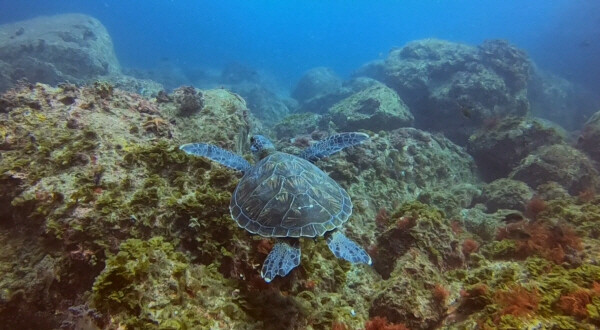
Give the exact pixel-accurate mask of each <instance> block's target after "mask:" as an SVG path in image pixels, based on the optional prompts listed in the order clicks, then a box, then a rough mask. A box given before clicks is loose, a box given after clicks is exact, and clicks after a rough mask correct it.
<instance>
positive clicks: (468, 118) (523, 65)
mask: <svg viewBox="0 0 600 330" xmlns="http://www.w3.org/2000/svg"><path fill="white" fill-rule="evenodd" d="M355 75H356V76H369V77H372V78H374V79H377V80H380V81H382V82H384V83H385V84H387V85H388V86H390V87H391V88H392V89H394V90H395V91H396V92H397V93H398V95H400V97H401V98H402V99H403V100H404V102H406V104H407V105H408V107H409V108H410V110H411V111H412V112H413V114H414V115H415V121H416V127H418V128H422V129H425V130H433V131H439V132H443V133H444V134H445V135H446V136H448V137H449V138H450V139H451V140H453V141H454V142H457V143H459V144H464V142H466V140H467V138H468V137H469V135H471V134H472V133H473V132H474V130H475V129H477V128H478V127H480V126H482V125H483V123H485V122H486V121H487V120H490V119H492V118H497V117H504V116H508V115H524V114H526V113H527V112H528V111H529V102H528V99H527V82H528V80H529V75H530V62H529V59H528V58H527V56H526V54H525V53H524V52H523V51H521V50H519V49H517V48H516V47H514V46H513V45H511V44H509V43H507V42H506V41H502V40H490V41H486V42H484V43H483V44H482V45H480V46H479V47H472V46H468V45H463V44H459V43H453V42H448V41H443V40H437V39H427V40H419V41H414V42H410V43H408V44H407V45H405V46H404V47H402V48H397V49H394V50H392V51H391V52H390V53H389V55H388V57H387V58H386V59H385V61H379V62H373V63H370V64H367V65H365V66H364V67H363V68H361V69H359V70H357V72H356V74H355Z"/></svg>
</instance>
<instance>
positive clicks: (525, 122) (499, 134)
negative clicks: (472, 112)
mask: <svg viewBox="0 0 600 330" xmlns="http://www.w3.org/2000/svg"><path fill="white" fill-rule="evenodd" d="M565 136H566V133H564V131H563V130H562V129H561V128H560V127H558V126H557V125H554V124H552V123H550V122H548V121H546V120H543V119H539V118H522V117H508V118H503V119H500V118H499V119H496V120H490V121H489V122H488V123H487V124H486V125H485V126H484V127H482V128H480V129H479V130H477V131H476V132H475V133H474V134H473V135H471V137H470V138H469V141H468V145H467V150H468V152H469V153H470V154H471V155H472V156H473V158H475V161H476V162H477V165H478V167H479V170H480V171H481V174H482V175H483V177H484V179H486V180H487V181H492V180H495V179H498V178H503V177H506V176H507V175H508V173H509V172H510V171H511V170H512V169H513V168H514V167H515V166H517V165H518V164H519V162H520V161H521V159H523V158H525V157H526V156H527V155H529V154H530V153H531V152H533V151H534V150H536V149H537V148H539V147H541V146H545V145H551V144H555V143H560V142H562V141H564V140H565Z"/></svg>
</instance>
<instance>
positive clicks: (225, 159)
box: [179, 143, 252, 172]
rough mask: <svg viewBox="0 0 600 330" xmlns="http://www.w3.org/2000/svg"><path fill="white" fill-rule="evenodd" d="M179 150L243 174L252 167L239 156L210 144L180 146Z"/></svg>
mask: <svg viewBox="0 0 600 330" xmlns="http://www.w3.org/2000/svg"><path fill="white" fill-rule="evenodd" d="M179 149H181V150H183V151H185V153H187V154H190V155H194V156H201V157H206V158H208V159H210V160H214V161H215V162H218V163H219V164H221V165H224V166H227V167H229V168H232V169H234V170H238V171H242V172H245V171H246V170H248V169H249V168H250V167H251V166H252V165H250V163H248V161H247V160H245V159H244V158H242V157H241V156H238V155H236V154H234V153H233V152H231V151H227V150H225V149H221V148H219V147H217V146H215V145H212V144H206V143H188V144H184V145H182V146H181V147H179Z"/></svg>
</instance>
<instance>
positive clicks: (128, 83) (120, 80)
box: [106, 75, 165, 99]
mask: <svg viewBox="0 0 600 330" xmlns="http://www.w3.org/2000/svg"><path fill="white" fill-rule="evenodd" d="M106 80H107V81H109V82H110V83H111V84H112V85H113V86H114V87H115V88H118V89H120V90H123V91H127V92H130V93H136V94H140V95H141V96H143V97H145V98H148V99H149V98H152V97H157V96H158V94H159V93H160V92H162V91H164V90H165V88H164V86H163V85H161V84H159V83H157V82H156V81H154V80H149V79H140V78H135V77H132V76H127V75H112V76H108V77H106Z"/></svg>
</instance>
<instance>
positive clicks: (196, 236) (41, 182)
mask: <svg viewBox="0 0 600 330" xmlns="http://www.w3.org/2000/svg"><path fill="white" fill-rule="evenodd" d="M204 94H205V97H206V100H205V109H204V110H203V111H202V112H201V114H197V115H193V116H190V117H185V119H181V118H180V119H173V118H178V117H177V114H178V109H177V105H176V104H175V103H174V102H171V101H169V102H167V103H160V104H157V103H155V102H154V101H149V100H147V99H144V98H142V97H141V96H139V95H137V94H131V93H126V92H123V91H121V90H119V89H115V88H113V86H112V85H110V84H108V83H106V82H98V83H95V84H93V85H90V86H85V87H81V88H80V87H76V86H74V85H70V84H63V85H61V87H59V88H52V87H50V86H48V85H43V84H37V85H27V84H24V85H19V88H18V89H15V90H10V91H8V92H6V93H5V94H3V95H2V97H1V98H0V102H1V103H2V104H3V109H4V112H3V113H0V127H1V129H0V135H1V136H0V138H1V139H2V140H3V141H4V142H3V144H2V157H1V158H0V203H1V205H0V210H2V215H3V217H2V226H0V235H1V236H2V237H5V236H6V237H14V238H15V239H17V241H16V242H14V244H13V243H11V244H13V245H14V246H15V247H20V248H19V251H22V252H23V253H24V254H15V253H11V254H10V255H5V256H4V260H6V262H7V264H11V265H12V263H13V262H17V261H16V260H17V259H14V258H23V259H27V260H28V261H27V262H24V261H18V262H19V263H21V264H23V265H24V267H25V268H24V269H28V268H29V267H33V266H32V265H30V261H31V263H33V265H35V264H37V262H38V261H39V260H42V259H43V258H45V257H46V256H48V255H49V256H51V257H52V259H53V260H54V261H53V262H52V264H54V265H55V266H54V268H48V270H47V271H45V270H44V271H42V270H40V272H39V274H42V275H43V274H47V275H48V276H47V277H46V278H47V280H44V283H48V285H47V286H39V288H41V289H39V290H38V289H36V288H38V286H36V287H34V286H32V285H31V284H32V283H33V282H34V281H33V278H30V279H29V280H28V281H26V282H17V281H13V280H11V279H12V278H13V277H14V276H19V275H18V274H19V272H21V270H20V269H19V268H14V267H12V266H11V268H10V269H8V268H7V269H6V271H5V272H4V276H3V278H4V279H6V280H10V282H11V283H12V284H11V286H10V287H8V286H4V285H3V286H2V287H1V288H0V289H4V288H8V289H9V292H23V293H25V294H26V295H28V296H29V297H31V298H32V299H35V300H36V301H37V302H41V301H45V302H46V301H47V302H48V304H47V305H46V303H43V304H39V303H36V304H30V303H29V302H28V300H22V299H21V298H19V299H13V298H11V297H12V294H8V295H7V296H6V305H5V306H4V307H2V310H4V311H7V312H10V311H11V310H12V311H14V310H17V309H23V311H24V312H23V313H22V314H21V315H23V314H37V315H40V317H42V318H43V319H44V320H46V322H49V320H52V322H56V323H53V324H51V325H48V326H46V325H43V326H37V327H36V326H33V325H34V324H36V323H33V322H32V323H31V324H33V325H28V324H25V325H24V326H16V328H57V327H58V324H60V319H61V318H63V317H64V318H66V316H65V315H66V314H67V312H66V309H68V307H69V302H74V301H75V300H77V299H79V301H81V300H82V299H84V298H83V293H84V292H85V291H87V290H89V289H90V285H91V283H92V282H93V278H94V277H95V276H96V275H98V273H99V272H100V271H101V269H102V265H103V261H104V257H105V255H104V251H112V252H114V251H115V250H116V249H117V248H118V246H119V244H120V242H121V241H123V240H125V239H128V238H140V237H147V236H152V235H165V234H168V235H166V236H165V239H167V240H169V241H174V240H176V241H177V242H184V243H181V244H182V245H184V246H186V247H187V249H188V250H191V251H194V257H195V258H196V259H197V260H200V261H202V262H205V263H206V264H210V263H212V262H213V261H214V260H216V259H223V260H220V261H219V263H220V265H221V267H223V270H222V272H223V273H225V274H227V276H233V277H234V278H235V277H237V278H239V272H241V271H246V272H252V273H255V272H256V270H254V269H253V268H252V266H251V265H249V264H248V263H251V262H254V263H258V264H260V262H261V261H262V260H261V261H258V260H255V259H254V257H250V256H248V254H247V253H246V254H245V255H242V254H243V253H245V252H244V251H249V248H248V247H247V245H248V244H251V241H247V240H244V239H242V238H241V236H240V237H238V236H237V235H241V234H242V233H241V231H240V230H238V228H236V227H235V224H234V223H233V221H231V218H230V215H229V211H228V209H227V207H228V205H229V200H230V197H231V191H233V188H234V187H235V183H236V182H237V179H236V176H235V173H233V172H231V171H227V170H225V169H222V168H217V167H215V168H211V164H210V163H208V162H206V161H204V160H201V159H192V158H190V157H188V156H186V155H185V154H184V153H182V152H181V151H180V150H179V149H178V148H177V147H178V146H179V145H180V144H182V143H185V142H192V141H198V140H209V141H211V142H214V143H218V142H221V143H222V144H224V145H225V146H226V147H230V148H240V149H241V150H245V149H243V148H244V143H247V142H246V141H245V135H243V136H242V135H240V134H241V132H242V131H244V132H247V131H248V126H247V124H246V123H245V121H244V119H243V113H242V110H243V109H244V108H243V104H244V103H243V100H240V99H239V98H238V97H237V96H236V95H235V94H233V93H230V92H227V91H224V90H215V91H206V92H205V93H204ZM159 107H160V108H159ZM238 110H239V111H238ZM163 111H164V112H163ZM195 116H196V117H195ZM202 116H206V117H202ZM190 118H192V119H197V120H199V121H200V122H195V121H194V120H190ZM177 120H181V121H183V122H186V124H187V125H189V126H190V127H191V128H192V129H193V131H190V132H189V133H182V132H181V131H180V130H179V128H178V127H177V126H176V125H174V124H173V123H172V122H171V121H174V122H175V123H177ZM212 121H215V123H214V124H213V123H212ZM204 123H206V125H207V126H206V127H203V126H202V125H204ZM196 125H198V126H196ZM219 125H227V126H219ZM197 127H203V128H202V129H201V130H199V129H197ZM211 129H212V131H211ZM239 129H241V130H242V131H239ZM203 134H207V135H203ZM244 134H247V133H244ZM196 138H197V139H196ZM214 139H218V140H214ZM219 140H220V141H219ZM24 235H25V236H24ZM31 238H36V239H35V240H32V239H31ZM3 242H4V243H6V244H5V245H7V244H9V241H8V240H3ZM229 244H233V245H235V246H236V247H233V246H231V247H227V246H228V245H229ZM22 246H30V248H28V249H23V248H22ZM242 246H243V247H242ZM223 247H225V248H226V249H229V250H231V251H239V252H238V253H228V254H227V255H223V253H221V252H220V249H221V248H223ZM3 251H9V247H8V246H6V247H5V249H4V250H3ZM26 255H27V256H26ZM253 256H258V255H255V254H253ZM242 260H245V261H243V262H242ZM233 264H236V266H235V267H232V265H233ZM228 269H235V271H233V270H231V271H228ZM13 271H14V273H12V272H13ZM37 274H38V273H32V276H37ZM230 274H234V275H230ZM44 276H45V275H44ZM53 278H60V280H61V281H60V283H58V281H56V280H52V279H53ZM55 283H58V284H55ZM48 288H49V289H48ZM1 292H4V291H2V290H0V293H1ZM16 297H17V296H15V298H16ZM55 300H58V301H60V302H62V301H64V303H59V302H57V301H55ZM78 304H79V303H78ZM47 306H52V307H51V308H48V307H47ZM0 312H1V311H0Z"/></svg>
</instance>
